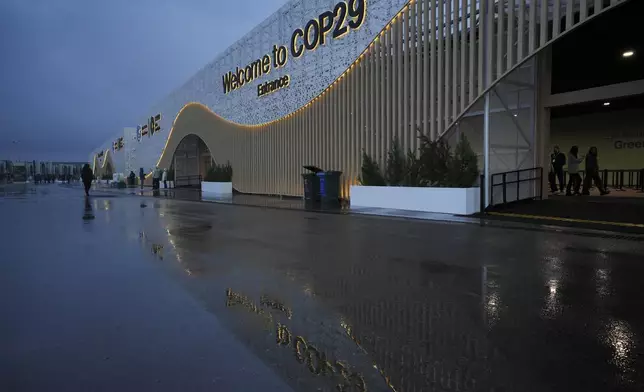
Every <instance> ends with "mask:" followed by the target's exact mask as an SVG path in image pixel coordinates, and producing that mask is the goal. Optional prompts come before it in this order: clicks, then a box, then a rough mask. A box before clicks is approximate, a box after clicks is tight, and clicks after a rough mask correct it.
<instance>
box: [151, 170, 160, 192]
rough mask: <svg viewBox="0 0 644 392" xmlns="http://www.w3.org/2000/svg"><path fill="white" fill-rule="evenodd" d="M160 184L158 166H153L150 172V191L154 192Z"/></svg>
mask: <svg viewBox="0 0 644 392" xmlns="http://www.w3.org/2000/svg"><path fill="white" fill-rule="evenodd" d="M160 183H161V171H160V170H159V167H158V166H155V167H154V170H153V171H152V189H154V190H157V189H159V185H160Z"/></svg>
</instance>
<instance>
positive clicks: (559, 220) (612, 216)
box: [492, 196, 644, 233]
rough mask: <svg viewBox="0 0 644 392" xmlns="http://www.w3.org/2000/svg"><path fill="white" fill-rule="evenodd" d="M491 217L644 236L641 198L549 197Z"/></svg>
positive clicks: (498, 210) (503, 209)
mask: <svg viewBox="0 0 644 392" xmlns="http://www.w3.org/2000/svg"><path fill="white" fill-rule="evenodd" d="M492 215H493V216H499V217H502V218H504V219H516V220H519V221H535V222H537V223H544V222H550V223H551V224H559V225H569V226H570V225H571V226H582V227H587V228H598V229H603V230H617V231H626V232H633V233H644V199H642V198H640V197H610V196H609V197H603V196H550V197H549V198H548V199H547V200H543V201H537V202H526V203H518V204H513V205H508V206H504V207H500V208H496V209H493V210H492Z"/></svg>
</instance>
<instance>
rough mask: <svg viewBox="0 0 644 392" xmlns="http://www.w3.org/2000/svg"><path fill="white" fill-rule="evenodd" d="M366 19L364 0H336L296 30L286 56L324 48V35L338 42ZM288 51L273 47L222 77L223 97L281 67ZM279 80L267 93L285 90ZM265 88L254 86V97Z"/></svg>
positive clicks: (282, 46)
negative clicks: (255, 89) (333, 5)
mask: <svg viewBox="0 0 644 392" xmlns="http://www.w3.org/2000/svg"><path fill="white" fill-rule="evenodd" d="M366 16H367V0H347V1H340V2H339V3H337V4H336V5H335V7H333V10H332V11H326V12H323V13H322V14H320V15H319V16H318V17H317V18H316V19H311V20H309V21H308V23H306V25H305V26H304V27H303V28H297V29H295V31H294V32H293V34H292V35H291V40H290V43H289V44H290V53H291V55H292V56H293V58H296V59H297V58H300V57H302V56H303V55H304V54H305V53H306V52H311V51H314V50H315V49H316V48H317V47H318V46H320V45H325V44H326V41H327V35H329V34H331V37H333V39H338V38H341V37H343V36H344V35H346V34H347V33H349V32H350V31H352V30H357V29H359V28H360V26H362V24H363V23H364V21H365V19H366ZM288 54H289V50H288V49H287V47H286V46H284V45H280V46H277V45H273V50H272V52H271V53H268V54H265V55H264V56H262V57H261V58H259V59H257V60H254V61H253V62H251V63H250V64H248V65H246V66H245V67H242V68H239V67H236V68H235V71H228V72H227V73H226V74H225V75H223V76H222V82H223V88H224V94H228V93H230V92H232V91H235V90H237V89H239V88H241V87H243V86H244V85H246V84H249V83H251V82H253V81H254V80H256V79H258V78H260V77H262V76H264V75H268V74H270V73H271V71H272V70H273V69H279V68H282V67H284V66H285V65H286V64H287V63H288ZM277 81H283V82H282V84H284V85H283V86H282V87H279V88H277V89H271V91H270V92H274V91H277V90H279V89H281V88H284V87H288V86H289V84H290V83H289V81H290V77H287V80H284V77H283V78H281V79H278V80H275V81H273V82H270V83H274V82H277ZM264 86H266V83H265V84H264V85H259V86H257V95H258V96H260V97H261V96H263V95H266V93H264V94H262V93H261V92H260V91H261V90H262V89H263V88H264Z"/></svg>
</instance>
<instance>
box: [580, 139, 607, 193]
mask: <svg viewBox="0 0 644 392" xmlns="http://www.w3.org/2000/svg"><path fill="white" fill-rule="evenodd" d="M597 155H598V154H597V147H591V148H590V150H589V151H588V155H586V178H584V189H583V190H582V192H581V194H582V195H585V196H588V195H590V186H591V185H592V182H594V183H595V186H596V187H597V189H599V194H600V195H602V196H604V195H607V194H609V193H610V191H608V189H606V188H604V184H603V183H602V179H601V178H600V177H599V162H598V160H597Z"/></svg>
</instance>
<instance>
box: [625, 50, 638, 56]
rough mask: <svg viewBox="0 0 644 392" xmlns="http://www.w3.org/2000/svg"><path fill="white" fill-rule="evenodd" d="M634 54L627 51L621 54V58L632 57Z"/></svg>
mask: <svg viewBox="0 0 644 392" xmlns="http://www.w3.org/2000/svg"><path fill="white" fill-rule="evenodd" d="M634 54H635V52H634V51H632V50H627V51H626V52H624V53H622V57H633V55H634Z"/></svg>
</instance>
